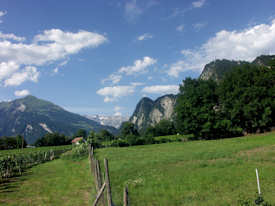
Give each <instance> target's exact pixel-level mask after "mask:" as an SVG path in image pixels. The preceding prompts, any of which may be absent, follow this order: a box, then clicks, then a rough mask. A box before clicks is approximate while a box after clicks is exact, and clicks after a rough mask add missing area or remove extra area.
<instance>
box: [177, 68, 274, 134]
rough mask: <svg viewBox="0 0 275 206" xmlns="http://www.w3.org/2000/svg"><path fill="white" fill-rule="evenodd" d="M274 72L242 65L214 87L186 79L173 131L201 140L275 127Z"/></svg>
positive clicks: (206, 81)
mask: <svg viewBox="0 0 275 206" xmlns="http://www.w3.org/2000/svg"><path fill="white" fill-rule="evenodd" d="M274 99H275V70H274V69H270V68H265V67H259V66H255V65H251V64H243V65H242V66H240V67H237V68H235V69H234V70H233V71H232V72H231V73H227V74H226V75H225V77H224V79H223V80H222V81H221V82H220V83H219V84H217V83H216V82H214V81H212V80H200V79H199V80H197V79H191V78H187V79H185V80H184V81H183V84H182V85H181V86H180V94H179V97H178V101H177V105H176V109H175V111H176V127H177V129H178V131H179V132H180V133H182V134H194V136H195V137H197V138H201V139H216V138H224V137H233V136H239V135H241V134H244V133H255V132H257V131H260V132H263V131H266V130H268V129H269V128H271V127H272V126H274V125H275V101H274Z"/></svg>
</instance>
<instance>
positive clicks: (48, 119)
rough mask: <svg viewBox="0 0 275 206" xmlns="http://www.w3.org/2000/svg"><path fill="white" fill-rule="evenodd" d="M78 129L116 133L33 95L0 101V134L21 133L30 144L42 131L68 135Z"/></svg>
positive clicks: (108, 127) (109, 127)
mask: <svg viewBox="0 0 275 206" xmlns="http://www.w3.org/2000/svg"><path fill="white" fill-rule="evenodd" d="M78 129H85V130H87V131H90V130H94V131H96V132H98V131H100V130H102V129H106V130H108V131H110V132H112V133H113V134H116V133H117V129H116V128H114V127H111V126H103V125H101V124H99V123H98V122H96V121H93V120H90V119H88V118H86V117H83V116H81V115H78V114H74V113H71V112H68V111H66V110H64V109H63V108H61V107H59V106H57V105H55V104H53V103H51V102H49V101H45V100H41V99H38V98H36V97H34V96H26V97H25V98H21V99H16V100H14V101H10V102H1V103H0V137H1V136H14V135H17V134H21V135H23V136H24V138H25V139H26V141H27V142H28V143H29V144H32V143H34V142H35V141H36V139H38V138H40V137H42V136H43V135H44V134H46V133H52V132H59V133H63V134H65V135H68V136H71V135H73V134H74V133H75V132H76V131H77V130H78Z"/></svg>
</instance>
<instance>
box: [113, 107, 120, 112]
mask: <svg viewBox="0 0 275 206" xmlns="http://www.w3.org/2000/svg"><path fill="white" fill-rule="evenodd" d="M121 109H122V108H121V107H119V106H115V108H114V110H115V112H118V111H120V110H121Z"/></svg>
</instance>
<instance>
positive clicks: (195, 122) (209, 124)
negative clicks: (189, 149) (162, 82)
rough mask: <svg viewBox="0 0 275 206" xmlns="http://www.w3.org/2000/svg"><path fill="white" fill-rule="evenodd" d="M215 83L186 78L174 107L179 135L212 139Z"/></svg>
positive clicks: (214, 116)
mask: <svg viewBox="0 0 275 206" xmlns="http://www.w3.org/2000/svg"><path fill="white" fill-rule="evenodd" d="M216 89H217V83H216V82H214V81H213V80H198V79H191V78H186V79H185V80H184V81H183V84H182V85H181V86H180V94H179V97H178V100H177V105H176V109H175V111H176V127H177V130H178V131H179V132H180V133H183V134H194V135H195V137H197V138H203V139H214V138H217V132H216V127H215V125H216V122H217V120H216V107H217V103H218V95H217V93H216Z"/></svg>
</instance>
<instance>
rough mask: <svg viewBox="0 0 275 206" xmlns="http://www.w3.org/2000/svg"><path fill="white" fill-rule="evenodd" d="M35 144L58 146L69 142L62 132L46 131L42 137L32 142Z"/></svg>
mask: <svg viewBox="0 0 275 206" xmlns="http://www.w3.org/2000/svg"><path fill="white" fill-rule="evenodd" d="M34 144H35V146H38V147H40V146H59V145H66V144H70V142H68V140H67V138H66V137H65V135H64V134H59V133H58V132H55V133H47V134H45V135H44V136H43V137H42V138H39V139H37V140H36V142H35V143H34Z"/></svg>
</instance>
